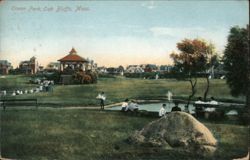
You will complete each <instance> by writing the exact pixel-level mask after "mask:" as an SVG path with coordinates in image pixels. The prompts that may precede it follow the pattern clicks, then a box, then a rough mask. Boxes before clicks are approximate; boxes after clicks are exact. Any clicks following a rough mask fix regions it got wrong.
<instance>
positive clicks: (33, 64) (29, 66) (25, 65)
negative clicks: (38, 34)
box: [19, 57, 38, 74]
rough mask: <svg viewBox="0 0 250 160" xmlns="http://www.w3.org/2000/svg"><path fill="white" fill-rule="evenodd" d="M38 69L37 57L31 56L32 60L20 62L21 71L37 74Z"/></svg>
mask: <svg viewBox="0 0 250 160" xmlns="http://www.w3.org/2000/svg"><path fill="white" fill-rule="evenodd" d="M37 70H38V62H37V61H36V57H31V58H30V60H27V61H22V62H20V64H19V71H20V72H21V73H24V74H35V73H36V72H37Z"/></svg>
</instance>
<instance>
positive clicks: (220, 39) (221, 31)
mask: <svg viewBox="0 0 250 160" xmlns="http://www.w3.org/2000/svg"><path fill="white" fill-rule="evenodd" d="M228 31H229V28H225V27H214V28H205V27H152V28H149V32H150V33H151V34H152V35H153V36H154V37H158V38H163V39H171V40H173V41H175V42H179V41H181V40H182V39H184V38H191V39H193V38H202V39H205V40H207V41H210V42H212V43H213V44H215V46H216V48H217V50H218V51H219V52H222V51H223V50H224V46H225V45H226V43H227V36H226V35H227V34H228Z"/></svg>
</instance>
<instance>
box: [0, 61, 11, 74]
mask: <svg viewBox="0 0 250 160" xmlns="http://www.w3.org/2000/svg"><path fill="white" fill-rule="evenodd" d="M10 69H12V66H11V63H10V62H8V61H7V60H0V74H9V70H10Z"/></svg>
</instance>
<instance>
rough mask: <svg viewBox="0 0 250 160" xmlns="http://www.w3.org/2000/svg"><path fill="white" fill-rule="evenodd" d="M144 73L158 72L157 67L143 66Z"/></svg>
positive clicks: (152, 65) (153, 65) (151, 65)
mask: <svg viewBox="0 0 250 160" xmlns="http://www.w3.org/2000/svg"><path fill="white" fill-rule="evenodd" d="M143 69H144V72H157V69H158V68H157V66H156V65H155V64H146V65H143Z"/></svg>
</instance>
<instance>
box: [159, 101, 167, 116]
mask: <svg viewBox="0 0 250 160" xmlns="http://www.w3.org/2000/svg"><path fill="white" fill-rule="evenodd" d="M165 114H166V104H162V106H161V109H160V110H159V117H162V116H165Z"/></svg>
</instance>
